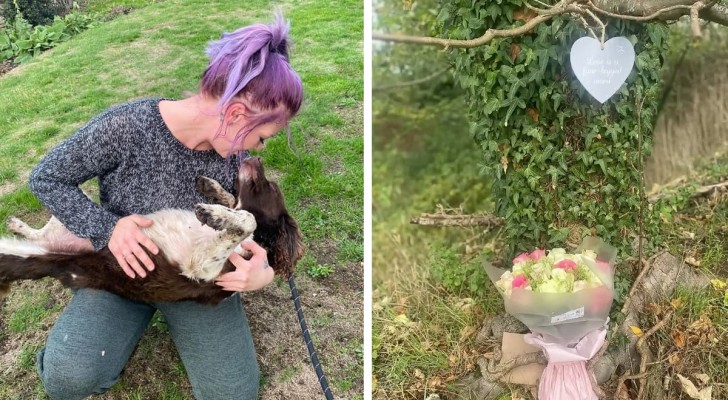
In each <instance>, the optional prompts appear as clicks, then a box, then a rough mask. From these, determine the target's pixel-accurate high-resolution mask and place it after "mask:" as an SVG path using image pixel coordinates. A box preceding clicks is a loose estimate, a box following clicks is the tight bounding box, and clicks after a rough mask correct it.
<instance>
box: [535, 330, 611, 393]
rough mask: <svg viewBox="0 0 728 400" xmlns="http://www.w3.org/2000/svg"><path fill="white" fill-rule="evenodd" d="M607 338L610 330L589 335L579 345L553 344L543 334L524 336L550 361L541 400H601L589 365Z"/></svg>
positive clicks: (541, 391) (539, 391)
mask: <svg viewBox="0 0 728 400" xmlns="http://www.w3.org/2000/svg"><path fill="white" fill-rule="evenodd" d="M606 336H607V328H606V326H605V327H603V328H600V329H597V330H594V331H591V332H589V333H588V334H587V335H586V336H584V337H583V338H581V339H580V340H579V342H578V343H576V344H575V345H574V344H572V345H564V344H559V343H549V342H546V341H545V340H544V339H543V337H542V336H541V335H539V334H533V333H530V334H528V335H526V336H524V338H523V340H524V341H525V342H526V343H529V344H532V345H534V346H538V347H540V348H541V350H543V352H544V354H545V355H546V359H548V365H546V369H544V371H543V373H542V374H541V381H540V383H539V385H538V398H539V400H598V397H597V395H596V393H594V389H593V388H592V385H591V380H590V379H589V375H588V373H587V371H586V362H587V361H588V360H590V359H591V358H592V357H594V355H595V354H597V352H598V351H599V349H600V348H601V347H602V345H603V344H604V339H605V338H606Z"/></svg>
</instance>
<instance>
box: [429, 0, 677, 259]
mask: <svg viewBox="0 0 728 400" xmlns="http://www.w3.org/2000/svg"><path fill="white" fill-rule="evenodd" d="M531 17H532V15H529V13H528V10H527V9H526V8H525V7H524V5H523V3H522V1H521V0H467V1H464V0H462V1H442V2H441V8H440V12H439V15H438V17H437V20H438V24H439V28H440V31H441V35H442V36H443V37H447V38H451V39H472V38H477V37H479V36H481V35H483V34H484V33H485V31H486V30H487V29H489V28H495V29H508V28H512V27H516V26H520V25H523V24H524V23H525V22H526V21H527V20H528V19H529V18H531ZM606 22H607V27H608V28H607V39H608V38H610V37H614V36H625V37H627V38H628V39H629V40H630V41H631V42H632V43H633V44H634V47H635V53H636V60H635V64H636V66H635V68H634V69H633V70H632V73H631V74H630V76H629V78H628V79H627V82H626V83H625V84H624V85H623V86H622V88H621V89H620V90H619V91H618V92H617V93H616V94H615V95H614V96H613V97H612V98H611V99H609V100H608V101H607V102H606V103H604V104H600V103H599V102H598V101H596V100H594V99H593V98H592V97H591V96H590V95H589V94H588V93H587V92H586V91H585V90H584V89H583V87H582V86H581V84H580V83H579V82H578V81H577V80H576V78H575V76H574V74H573V72H572V70H571V66H570V62H569V51H570V48H571V45H572V44H573V43H574V41H576V39H578V38H579V37H582V36H586V35H589V34H590V33H589V32H588V31H587V30H586V29H585V27H584V26H583V25H582V23H581V22H580V21H579V20H578V19H574V18H571V17H569V16H560V17H555V18H553V19H551V20H550V21H548V22H546V23H542V24H540V25H538V26H537V27H536V28H535V29H534V30H533V31H531V32H530V33H529V34H526V35H523V36H519V37H513V38H500V39H494V40H492V41H491V42H489V43H488V44H487V45H484V46H480V47H475V48H472V49H449V50H448V53H449V56H450V61H451V63H452V64H453V66H454V71H455V72H454V73H455V77H456V80H457V81H458V82H459V84H460V85H461V86H462V88H463V89H464V90H465V93H466V101H467V103H468V104H469V118H470V121H471V134H472V136H473V138H474V139H475V141H476V143H477V144H478V145H479V146H480V148H481V149H482V157H483V158H482V167H483V170H484V172H485V173H486V174H487V175H488V177H489V180H490V179H492V180H493V182H494V184H493V188H492V194H493V197H494V199H495V201H496V213H497V214H498V215H499V216H501V217H503V218H505V221H506V228H505V235H506V243H507V246H508V248H507V250H508V253H509V254H513V253H514V252H516V251H525V250H529V249H533V248H534V247H554V246H563V245H565V244H566V243H567V242H569V243H579V242H580V239H581V237H583V236H584V235H586V234H595V235H599V236H600V237H602V238H604V239H605V240H607V241H608V242H610V243H612V244H613V245H615V246H617V247H619V248H620V250H622V252H621V253H622V254H625V253H624V251H625V250H627V249H629V243H630V242H631V238H633V237H634V236H635V235H636V234H637V226H638V216H639V208H640V204H641V196H640V184H641V180H640V174H641V164H640V154H639V150H638V149H639V148H640V147H641V149H642V155H643V157H646V156H647V155H648V154H649V153H650V151H651V146H652V127H653V123H654V119H655V114H656V109H657V105H658V103H659V90H660V70H661V67H662V64H663V62H664V54H665V53H666V47H667V37H668V31H667V28H666V27H665V26H664V25H661V24H641V23H635V22H629V21H623V20H618V19H608V20H606ZM596 32H597V34H599V31H598V30H596ZM639 110H641V112H639ZM640 136H641V146H640ZM644 216H645V226H646V232H645V234H646V235H647V236H650V232H651V231H652V230H653V229H654V226H655V225H654V219H653V218H652V216H651V213H649V212H648V211H647V207H645V212H644Z"/></svg>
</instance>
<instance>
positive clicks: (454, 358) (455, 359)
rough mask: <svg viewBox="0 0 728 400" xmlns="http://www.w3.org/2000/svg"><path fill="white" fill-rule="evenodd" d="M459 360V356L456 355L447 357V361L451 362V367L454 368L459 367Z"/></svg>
mask: <svg viewBox="0 0 728 400" xmlns="http://www.w3.org/2000/svg"><path fill="white" fill-rule="evenodd" d="M458 359H459V358H458V356H457V355H456V354H450V355H449V356H448V357H447V360H448V361H450V366H454V365H457V363H458Z"/></svg>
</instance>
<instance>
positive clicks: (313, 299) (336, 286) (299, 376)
mask: <svg viewBox="0 0 728 400" xmlns="http://www.w3.org/2000/svg"><path fill="white" fill-rule="evenodd" d="M296 286H297V289H298V292H299V295H300V298H301V302H302V307H303V312H304V314H305V317H306V322H307V324H308V328H309V332H310V334H311V337H312V340H313V342H314V346H315V347H316V351H317V353H318V357H319V360H320V361H321V364H322V366H323V369H324V372H325V373H326V375H327V378H328V381H329V383H330V388H331V390H332V392H333V393H334V396H335V397H336V398H338V399H353V398H363V391H364V387H363V368H364V367H363V347H362V346H363V328H362V321H363V290H364V288H363V269H362V267H361V265H360V264H354V263H352V264H347V265H341V266H337V268H336V270H335V272H333V273H332V274H331V275H329V276H328V277H325V278H317V279H313V278H310V277H309V276H307V275H305V274H300V275H298V276H296ZM44 293H50V300H49V303H50V307H46V308H52V309H53V310H57V311H54V312H52V313H51V314H50V315H49V316H48V317H46V318H44V319H43V320H42V321H41V323H40V326H39V328H38V329H37V330H35V331H30V332H23V333H13V332H10V331H9V329H8V326H7V323H8V321H9V320H10V317H11V315H12V314H13V312H16V311H17V308H18V307H19V305H22V304H23V303H27V302H28V299H29V298H30V297H35V296H40V295H42V294H44ZM69 299H70V291H69V290H67V289H64V288H63V287H61V286H60V284H58V283H57V282H56V281H55V280H51V279H45V280H42V281H40V282H23V283H21V284H15V285H13V286H12V288H11V291H10V293H9V295H8V297H7V298H6V300H5V301H4V302H2V301H0V365H1V366H2V367H0V398H31V397H36V393H37V392H38V391H39V390H40V391H41V392H42V389H40V385H41V384H40V381H39V379H38V376H37V373H36V372H35V365H34V364H35V363H34V357H30V360H31V364H32V365H27V364H28V360H26V361H25V365H24V364H23V363H24V361H23V359H24V355H23V350H24V349H30V350H32V351H31V352H28V351H26V353H30V354H35V351H37V349H39V348H40V347H41V346H42V344H43V342H44V341H45V338H46V337H47V334H48V330H49V329H50V327H51V326H52V324H53V323H54V322H55V319H56V318H57V317H58V314H59V312H60V309H61V307H60V306H62V305H65V304H66V303H67V302H68V300H69ZM243 304H244V306H245V310H246V314H247V316H248V320H249V323H250V327H251V331H252V333H253V341H254V342H255V346H256V350H257V353H258V363H259V366H260V370H261V374H262V376H263V382H262V385H261V390H260V399H261V400H279V399H281V400H282V399H309V398H319V397H320V396H321V394H320V393H321V387H320V386H319V383H318V379H317V377H316V374H315V372H314V370H313V367H312V366H311V363H310V361H309V355H308V352H307V350H306V346H305V343H304V341H303V336H302V333H301V329H300V326H299V323H298V320H297V318H296V312H295V308H294V305H293V301H292V300H291V294H290V289H289V287H288V284H287V282H283V281H282V280H278V279H276V280H275V281H274V283H273V284H271V285H269V286H267V287H266V288H264V289H262V290H260V291H257V292H252V293H246V294H244V295H243ZM161 325H162V326H161V327H157V326H155V323H154V322H153V323H152V324H151V326H150V327H149V328H148V329H147V332H146V333H145V335H144V336H143V337H142V339H141V341H140V343H139V345H138V346H137V349H136V350H135V352H134V354H133V355H132V358H131V360H130V361H129V363H128V364H127V366H126V368H125V370H124V372H123V373H122V376H121V379H120V381H119V383H117V385H115V387H113V388H112V389H111V390H110V391H109V392H107V393H106V394H103V395H100V396H94V397H92V398H94V399H97V400H101V399H102V400H122V399H127V398H129V397H128V396H129V393H130V392H133V393H138V394H140V395H141V396H142V397H141V398H150V399H151V398H181V399H192V398H193V396H192V390H191V387H190V385H189V381H188V380H187V377H186V375H185V374H184V370H183V368H182V367H181V362H180V361H179V357H178V356H177V352H176V350H175V348H174V344H173V342H172V341H171V339H170V337H169V334H168V333H167V332H166V328H165V327H164V324H161ZM25 358H26V359H27V358H28V357H27V355H26V356H25ZM170 393H174V394H176V395H175V396H172V397H169V395H170ZM41 398H42V397H41Z"/></svg>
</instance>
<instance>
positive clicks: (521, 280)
mask: <svg viewBox="0 0 728 400" xmlns="http://www.w3.org/2000/svg"><path fill="white" fill-rule="evenodd" d="M526 286H528V278H526V275H516V276H515V277H513V282H512V283H511V287H513V288H524V287H526Z"/></svg>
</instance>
